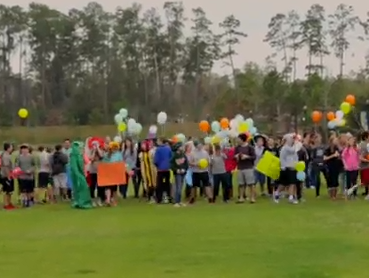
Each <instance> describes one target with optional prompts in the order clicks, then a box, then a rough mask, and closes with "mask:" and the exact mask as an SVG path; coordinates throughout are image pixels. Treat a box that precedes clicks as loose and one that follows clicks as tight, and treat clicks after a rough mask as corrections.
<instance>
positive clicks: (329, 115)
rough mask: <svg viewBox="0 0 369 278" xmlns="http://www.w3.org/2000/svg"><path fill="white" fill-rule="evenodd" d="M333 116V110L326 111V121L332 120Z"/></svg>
mask: <svg viewBox="0 0 369 278" xmlns="http://www.w3.org/2000/svg"><path fill="white" fill-rule="evenodd" d="M335 117H336V115H335V114H334V113H333V112H328V113H327V120H328V121H333V120H334V118H335Z"/></svg>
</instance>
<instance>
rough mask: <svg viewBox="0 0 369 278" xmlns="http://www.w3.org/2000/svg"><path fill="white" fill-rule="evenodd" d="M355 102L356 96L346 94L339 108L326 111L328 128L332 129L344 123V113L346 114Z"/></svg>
mask: <svg viewBox="0 0 369 278" xmlns="http://www.w3.org/2000/svg"><path fill="white" fill-rule="evenodd" d="M355 104H356V98H355V96H354V95H347V96H346V98H345V101H344V102H342V103H341V105H340V110H337V111H336V112H335V113H334V112H329V113H327V119H328V121H329V122H328V128H329V129H334V128H336V127H342V126H345V125H346V120H345V119H344V116H345V115H348V114H349V113H350V112H351V111H352V109H353V106H354V105H355Z"/></svg>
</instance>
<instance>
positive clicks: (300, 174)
mask: <svg viewBox="0 0 369 278" xmlns="http://www.w3.org/2000/svg"><path fill="white" fill-rule="evenodd" d="M305 168H306V165H305V162H304V161H299V162H297V163H296V166H295V169H296V171H297V174H296V178H297V180H298V181H305V179H306V174H305Z"/></svg>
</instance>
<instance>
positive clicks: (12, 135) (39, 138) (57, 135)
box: [0, 123, 200, 144]
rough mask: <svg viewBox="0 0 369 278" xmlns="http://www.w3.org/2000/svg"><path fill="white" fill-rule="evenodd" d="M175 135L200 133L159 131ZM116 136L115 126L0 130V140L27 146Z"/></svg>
mask: <svg viewBox="0 0 369 278" xmlns="http://www.w3.org/2000/svg"><path fill="white" fill-rule="evenodd" d="M147 129H148V127H145V128H144V130H143V131H142V133H141V138H145V136H146V135H147ZM176 133H184V134H186V135H188V136H198V135H200V131H199V128H198V124H196V123H185V124H167V125H166V126H165V128H163V129H159V134H161V135H166V136H173V135H175V134H176ZM116 134H117V130H116V126H114V125H103V126H48V127H43V126H41V127H7V128H4V127H3V128H1V130H0V140H1V141H9V142H16V143H19V144H21V143H24V142H27V143H29V144H55V143H58V142H62V141H63V140H64V139H65V138H71V139H72V140H75V139H77V140H84V139H86V138H87V137H89V136H102V137H105V136H107V135H109V136H112V137H113V136H115V135H116Z"/></svg>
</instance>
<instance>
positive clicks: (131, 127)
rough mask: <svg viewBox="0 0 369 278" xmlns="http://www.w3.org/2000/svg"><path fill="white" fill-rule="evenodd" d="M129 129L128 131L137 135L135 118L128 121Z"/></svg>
mask: <svg viewBox="0 0 369 278" xmlns="http://www.w3.org/2000/svg"><path fill="white" fill-rule="evenodd" d="M127 127H128V131H129V132H130V133H135V129H136V120H135V119H133V118H130V119H129V120H128V123H127Z"/></svg>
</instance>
